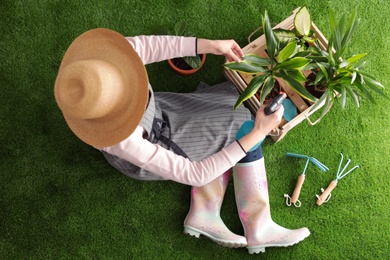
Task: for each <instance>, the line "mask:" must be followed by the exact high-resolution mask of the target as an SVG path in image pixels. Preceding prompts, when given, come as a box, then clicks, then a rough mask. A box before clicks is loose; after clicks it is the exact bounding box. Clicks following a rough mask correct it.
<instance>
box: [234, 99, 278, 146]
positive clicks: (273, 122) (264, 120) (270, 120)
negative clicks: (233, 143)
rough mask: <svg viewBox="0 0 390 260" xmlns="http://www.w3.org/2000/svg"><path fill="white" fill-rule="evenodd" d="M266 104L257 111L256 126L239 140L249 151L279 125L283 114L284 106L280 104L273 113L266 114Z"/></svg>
mask: <svg viewBox="0 0 390 260" xmlns="http://www.w3.org/2000/svg"><path fill="white" fill-rule="evenodd" d="M264 108H265V105H262V106H261V107H260V108H259V110H257V113H256V119H255V126H254V128H253V129H252V131H251V132H249V133H248V134H247V135H245V136H243V137H242V138H240V140H238V141H239V142H240V144H241V146H242V148H243V149H244V150H245V151H249V150H250V149H252V147H253V146H255V145H256V144H257V143H259V142H260V141H261V140H263V139H264V137H265V136H266V135H268V134H269V133H270V132H271V131H272V130H273V129H274V128H275V127H277V126H278V125H279V124H280V122H281V120H282V116H283V112H284V107H283V106H280V107H279V108H278V110H276V111H275V112H274V113H273V114H270V115H266V114H264Z"/></svg>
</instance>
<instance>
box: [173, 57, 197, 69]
mask: <svg viewBox="0 0 390 260" xmlns="http://www.w3.org/2000/svg"><path fill="white" fill-rule="evenodd" d="M171 61H172V63H173V65H175V66H176V67H178V68H179V69H182V70H192V67H191V66H190V65H188V64H187V63H186V62H185V61H184V59H183V58H173V59H171Z"/></svg>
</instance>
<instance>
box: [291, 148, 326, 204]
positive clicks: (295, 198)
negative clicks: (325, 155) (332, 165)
mask: <svg viewBox="0 0 390 260" xmlns="http://www.w3.org/2000/svg"><path fill="white" fill-rule="evenodd" d="M286 155H287V156H291V157H297V158H303V159H306V164H305V168H304V169H303V172H302V174H301V175H299V176H298V180H297V184H296V185H295V189H294V192H293V194H292V196H291V198H290V197H289V195H288V194H284V197H285V198H286V204H287V205H288V206H291V203H292V204H294V206H295V207H300V206H301V202H300V201H299V200H298V198H299V194H300V193H301V189H302V185H303V182H304V181H305V176H306V175H305V174H306V169H307V166H308V165H309V162H312V163H313V164H314V165H315V166H317V167H318V168H319V169H320V170H321V171H323V172H326V171H327V170H329V168H328V167H326V166H325V165H324V164H323V163H321V162H320V161H318V160H317V159H316V158H314V157H309V156H306V155H301V154H295V153H286Z"/></svg>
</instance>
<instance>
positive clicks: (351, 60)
mask: <svg viewBox="0 0 390 260" xmlns="http://www.w3.org/2000/svg"><path fill="white" fill-rule="evenodd" d="M366 55H367V53H360V54H357V55H353V56H352V57H350V58H348V59H346V60H343V61H342V62H341V63H340V68H345V67H348V66H349V65H351V64H353V63H355V62H357V61H358V60H360V59H361V58H363V57H365V56H366Z"/></svg>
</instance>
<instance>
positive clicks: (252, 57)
mask: <svg viewBox="0 0 390 260" xmlns="http://www.w3.org/2000/svg"><path fill="white" fill-rule="evenodd" d="M242 59H243V60H245V61H248V62H249V63H251V64H253V63H254V64H256V65H257V66H268V65H271V61H270V59H269V58H263V57H260V56H258V55H256V54H245V55H244V56H242Z"/></svg>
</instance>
